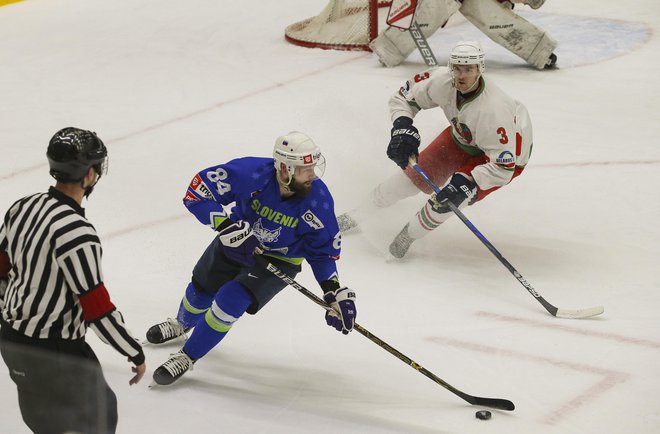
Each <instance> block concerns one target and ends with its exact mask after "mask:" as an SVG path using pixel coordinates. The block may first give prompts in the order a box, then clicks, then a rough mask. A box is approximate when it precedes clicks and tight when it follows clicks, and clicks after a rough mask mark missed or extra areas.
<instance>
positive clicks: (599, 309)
mask: <svg viewBox="0 0 660 434" xmlns="http://www.w3.org/2000/svg"><path fill="white" fill-rule="evenodd" d="M409 163H410V165H411V166H412V167H413V169H415V171H416V172H417V173H419V176H421V177H422V179H423V180H424V182H426V183H427V184H428V185H429V187H431V188H432V189H433V190H434V191H435V192H436V193H440V188H439V187H438V186H437V185H435V183H434V182H433V181H431V180H430V179H429V177H428V176H427V175H426V173H424V171H423V170H422V168H421V167H419V165H418V164H417V162H416V161H415V159H414V157H411V158H410V161H409ZM446 203H447V205H449V208H450V209H451V210H452V211H453V212H454V214H456V215H457V216H458V218H460V219H461V221H463V223H465V226H467V227H468V228H469V229H470V230H471V231H472V233H473V234H475V235H476V236H477V238H479V239H480V240H481V242H482V243H483V244H484V245H485V246H486V247H488V250H490V251H491V253H492V254H493V255H495V257H496V258H497V259H499V261H500V262H501V263H502V265H504V266H505V267H506V268H507V270H509V271H510V272H511V274H513V276H514V277H515V278H516V279H518V282H520V283H521V284H522V286H524V287H525V289H526V290H527V291H529V293H530V294H532V295H533V296H534V298H536V299H537V300H538V302H539V303H541V304H542V305H543V307H544V308H545V309H546V310H547V311H548V312H550V314H551V315H553V316H556V317H558V318H570V319H577V318H588V317H590V316H595V315H600V314H601V313H603V312H604V311H605V309H604V308H603V306H595V307H590V308H587V309H559V308H557V307H555V306H553V305H552V304H550V303H548V302H547V301H546V300H545V299H544V298H543V297H541V294H539V293H538V292H536V290H535V289H534V287H532V285H530V283H529V282H527V280H525V278H524V277H522V275H521V274H520V273H519V272H518V270H516V269H515V268H514V267H513V265H511V263H510V262H509V261H507V260H506V259H505V258H504V256H502V254H501V253H500V252H499V251H498V250H497V249H496V248H495V246H493V245H492V244H491V243H490V241H488V240H487V239H486V237H485V236H484V235H483V234H482V233H481V232H479V230H478V229H477V228H476V227H475V226H474V225H473V224H472V223H471V222H470V220H468V219H467V217H465V215H464V214H463V213H462V212H461V210H459V209H458V208H457V207H456V206H455V205H454V204H453V203H451V202H449V201H448V202H446Z"/></svg>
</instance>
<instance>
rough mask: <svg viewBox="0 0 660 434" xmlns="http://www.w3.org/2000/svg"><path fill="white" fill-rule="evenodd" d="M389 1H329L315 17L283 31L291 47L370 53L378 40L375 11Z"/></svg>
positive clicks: (387, 5) (376, 12) (386, 4)
mask: <svg viewBox="0 0 660 434" xmlns="http://www.w3.org/2000/svg"><path fill="white" fill-rule="evenodd" d="M390 4H391V0H389V1H388V0H329V2H328V5H327V6H326V7H325V9H323V11H321V13H320V14H318V15H317V16H314V17H311V18H307V19H306V20H303V21H299V22H297V23H294V24H291V25H289V26H287V27H286V29H285V30H284V37H285V39H286V40H287V41H288V42H290V43H291V44H295V45H300V46H303V47H308V48H323V49H326V50H358V51H371V48H369V43H370V42H371V41H372V40H374V39H375V38H376V36H378V9H379V8H384V7H389V6H390Z"/></svg>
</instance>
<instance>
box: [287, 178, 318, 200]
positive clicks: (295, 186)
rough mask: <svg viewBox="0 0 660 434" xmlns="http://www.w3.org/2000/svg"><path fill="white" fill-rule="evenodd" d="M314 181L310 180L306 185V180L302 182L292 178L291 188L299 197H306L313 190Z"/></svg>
mask: <svg viewBox="0 0 660 434" xmlns="http://www.w3.org/2000/svg"><path fill="white" fill-rule="evenodd" d="M312 182H314V181H312ZM312 182H310V183H309V185H305V183H304V182H300V181H298V180H297V179H295V178H294V179H292V180H291V183H290V184H289V189H290V190H291V191H292V192H293V193H294V194H295V195H296V196H297V197H306V196H307V195H308V194H309V192H310V191H312Z"/></svg>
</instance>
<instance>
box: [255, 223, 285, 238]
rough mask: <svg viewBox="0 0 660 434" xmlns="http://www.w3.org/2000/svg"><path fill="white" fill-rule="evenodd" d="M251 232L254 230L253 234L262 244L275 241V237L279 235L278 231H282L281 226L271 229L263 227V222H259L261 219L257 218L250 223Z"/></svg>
mask: <svg viewBox="0 0 660 434" xmlns="http://www.w3.org/2000/svg"><path fill="white" fill-rule="evenodd" d="M252 232H254V236H255V237H257V239H258V240H259V241H260V242H261V243H262V244H265V243H276V242H277V239H278V238H279V237H280V232H282V226H280V227H278V228H277V229H275V230H273V231H269V230H268V229H266V228H265V227H264V225H263V223H261V219H259V220H257V221H256V222H254V224H253V225H252Z"/></svg>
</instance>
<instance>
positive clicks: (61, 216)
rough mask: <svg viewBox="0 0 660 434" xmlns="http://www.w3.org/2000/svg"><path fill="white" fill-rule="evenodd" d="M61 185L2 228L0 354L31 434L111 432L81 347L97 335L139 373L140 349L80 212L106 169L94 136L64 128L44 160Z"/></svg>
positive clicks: (111, 414)
mask: <svg viewBox="0 0 660 434" xmlns="http://www.w3.org/2000/svg"><path fill="white" fill-rule="evenodd" d="M46 155H47V157H48V162H49V165H50V174H51V175H52V176H53V177H54V178H55V179H56V181H57V182H56V184H55V186H54V187H51V188H50V189H49V190H48V192H47V193H37V194H34V195H31V196H27V197H24V198H23V199H20V200H18V201H17V202H16V203H14V204H13V205H12V206H11V208H9V211H7V213H6V214H5V217H4V220H3V221H2V225H1V226H0V308H1V310H2V316H1V320H0V324H1V326H0V351H1V352H2V358H3V359H4V361H5V363H6V364H7V367H8V368H9V375H10V376H11V379H12V380H13V381H14V383H16V387H17V389H18V402H19V406H20V408H21V414H22V416H23V420H24V421H25V423H26V424H27V426H28V427H29V428H30V429H31V430H32V431H34V432H35V433H39V434H41V433H63V432H71V431H72V432H80V433H114V432H115V429H116V426H117V398H116V396H115V394H114V392H113V391H112V389H110V387H109V386H108V384H107V382H106V381H105V378H104V377H103V372H102V370H101V365H100V363H99V361H98V359H97V358H96V355H95V354H94V351H92V349H91V347H90V346H89V345H88V344H87V343H86V342H85V331H86V329H87V327H91V328H92V329H93V330H94V331H95V332H96V334H97V335H98V336H99V337H100V338H101V340H103V341H104V342H106V343H108V344H110V345H112V346H113V347H114V348H115V349H116V350H117V351H119V352H120V353H121V354H123V355H124V356H126V357H127V358H128V360H129V361H130V362H131V363H132V364H133V365H134V367H133V368H132V370H133V372H134V373H135V375H134V376H133V378H132V379H131V380H130V382H129V383H130V384H131V385H132V384H136V383H138V382H139V381H140V379H141V378H142V376H143V375H144V372H145V369H146V366H145V363H144V353H143V351H142V347H141V346H140V344H139V343H138V342H137V340H136V339H135V338H133V336H132V335H131V333H130V332H129V331H128V330H127V329H126V325H125V324H124V320H123V317H122V315H121V313H120V312H119V311H118V310H117V309H116V308H115V306H114V305H113V304H112V302H111V301H110V296H109V295H108V291H107V290H106V288H105V285H104V284H103V272H102V269H101V251H102V250H101V243H100V241H99V238H98V236H97V234H96V230H95V229H94V227H93V226H92V225H91V224H90V223H89V221H87V219H86V218H85V211H84V209H83V208H82V207H81V203H82V200H83V198H84V197H88V196H89V194H90V193H91V192H92V189H93V188H94V186H95V185H96V183H97V182H98V180H99V179H100V178H101V176H102V175H103V174H104V173H105V172H106V170H107V161H108V152H107V149H106V147H105V145H104V144H103V142H102V141H101V139H99V138H98V137H97V136H96V134H95V133H93V132H91V131H85V130H81V129H78V128H64V129H62V130H60V131H58V132H57V133H56V134H55V135H54V136H53V138H52V139H51V140H50V143H49V145H48V151H47V153H46Z"/></svg>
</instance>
